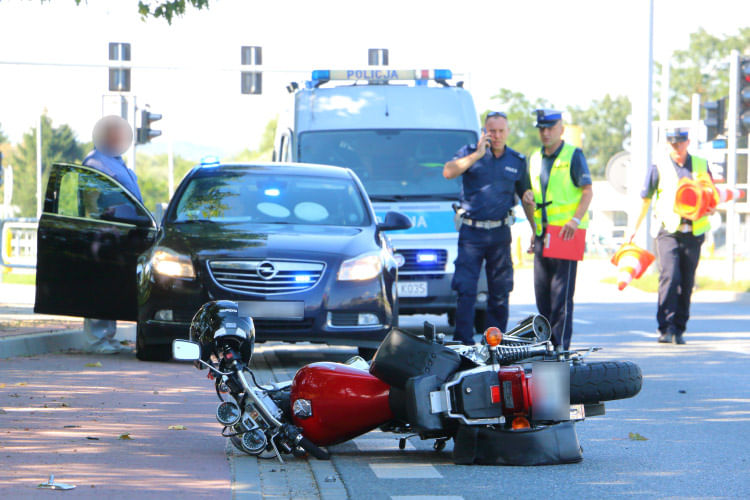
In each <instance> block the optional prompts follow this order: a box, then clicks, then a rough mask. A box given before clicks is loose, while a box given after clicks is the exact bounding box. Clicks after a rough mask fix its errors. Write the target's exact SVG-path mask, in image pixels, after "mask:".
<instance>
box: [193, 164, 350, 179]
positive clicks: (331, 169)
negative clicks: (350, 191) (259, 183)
mask: <svg viewBox="0 0 750 500" xmlns="http://www.w3.org/2000/svg"><path fill="white" fill-rule="evenodd" d="M209 169H212V170H213V169H218V170H225V171H234V172H237V171H255V172H258V173H261V172H262V173H273V174H277V175H300V176H302V175H315V176H321V177H333V178H347V179H351V177H352V175H351V171H350V170H349V169H348V168H345V167H336V166H333V165H318V164H314V163H293V162H253V163H222V164H218V165H217V164H208V165H198V166H197V167H196V172H195V173H199V172H205V171H207V170H209Z"/></svg>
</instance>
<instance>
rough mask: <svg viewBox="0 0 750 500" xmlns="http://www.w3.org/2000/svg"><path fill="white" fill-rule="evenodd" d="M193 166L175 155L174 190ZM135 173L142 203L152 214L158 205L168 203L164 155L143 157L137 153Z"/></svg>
mask: <svg viewBox="0 0 750 500" xmlns="http://www.w3.org/2000/svg"><path fill="white" fill-rule="evenodd" d="M194 165H195V163H194V162H192V161H190V160H188V159H185V158H182V157H181V156H178V155H175V157H174V180H175V189H176V187H177V186H178V185H179V182H180V179H182V178H183V177H184V176H185V174H186V173H188V172H189V171H190V169H191V168H193V166H194ZM135 173H136V175H137V176H138V187H139V188H140V190H141V195H142V196H143V203H144V205H146V208H148V209H149V210H151V211H152V212H153V211H155V210H156V205H157V204H158V203H167V202H168V201H169V196H170V193H169V164H168V157H167V155H166V153H164V154H159V155H145V154H143V153H138V157H137V159H136V167H135Z"/></svg>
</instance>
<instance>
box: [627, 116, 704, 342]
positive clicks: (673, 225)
mask: <svg viewBox="0 0 750 500" xmlns="http://www.w3.org/2000/svg"><path fill="white" fill-rule="evenodd" d="M666 138H667V142H668V143H669V146H670V147H669V148H668V151H667V152H666V153H665V154H662V155H661V156H660V157H659V158H657V160H656V164H655V165H651V167H650V168H649V170H648V173H647V175H646V182H645V184H644V186H643V190H642V191H641V198H643V207H642V209H641V213H640V215H639V216H638V220H637V221H636V224H635V230H634V231H633V235H634V236H635V233H637V232H638V228H639V227H640V225H641V222H643V219H644V218H645V217H646V214H647V213H648V209H649V206H650V205H651V198H652V197H653V196H654V193H656V203H655V204H654V216H655V219H656V227H655V229H656V230H658V234H657V235H656V256H657V258H658V262H659V305H658V307H657V310H656V321H657V323H658V328H659V331H658V334H659V342H661V343H665V344H670V343H672V342H674V343H675V344H684V343H685V339H684V338H683V334H684V333H685V328H686V326H687V321H688V317H689V316H690V296H691V294H692V292H693V285H694V284H695V269H696V268H697V267H698V260H699V259H700V253H701V245H702V244H703V240H704V239H705V234H704V233H705V232H706V231H708V230H709V228H710V225H709V223H708V217H707V216H704V217H701V218H700V219H698V220H696V221H694V222H691V221H690V220H688V219H684V218H681V217H680V216H679V215H677V214H676V213H675V211H674V203H675V196H676V194H677V185H678V181H679V180H680V179H681V178H682V177H690V178H693V176H694V175H696V174H699V173H707V174H708V175H709V176H710V175H711V173H710V172H709V170H708V163H707V162H706V160H705V159H703V158H699V157H697V156H692V155H690V154H689V153H688V145H689V144H690V141H689V140H688V130H687V129H684V128H675V129H670V130H667V131H666ZM709 215H710V214H709Z"/></svg>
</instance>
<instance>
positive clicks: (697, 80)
mask: <svg viewBox="0 0 750 500" xmlns="http://www.w3.org/2000/svg"><path fill="white" fill-rule="evenodd" d="M735 49H736V50H738V51H739V52H740V53H742V52H744V51H745V50H748V49H750V27H748V28H742V29H740V30H739V32H738V33H737V34H735V35H724V36H716V35H712V34H710V33H708V32H707V31H706V30H704V29H703V28H701V29H699V30H698V31H697V32H695V33H692V34H691V35H690V45H689V46H688V48H687V49H684V50H678V51H676V52H675V53H674V54H673V57H672V67H671V69H670V85H669V86H670V94H671V97H670V107H669V115H670V116H669V117H670V118H671V119H673V120H689V119H690V107H691V102H690V99H691V95H692V94H694V93H699V94H701V98H702V101H703V102H706V101H714V100H716V99H721V98H722V97H724V96H726V95H727V94H728V92H729V64H728V62H727V60H726V58H727V56H728V55H729V53H730V52H731V51H732V50H735Z"/></svg>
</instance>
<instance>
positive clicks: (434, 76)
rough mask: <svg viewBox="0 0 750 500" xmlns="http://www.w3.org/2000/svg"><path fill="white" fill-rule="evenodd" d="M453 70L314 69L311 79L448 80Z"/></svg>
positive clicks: (377, 80) (320, 80)
mask: <svg viewBox="0 0 750 500" xmlns="http://www.w3.org/2000/svg"><path fill="white" fill-rule="evenodd" d="M451 78H453V72H452V71H451V70H449V69H434V70H433V69H389V68H378V69H344V70H327V69H316V70H315V71H313V72H312V79H313V80H314V81H318V82H327V81H330V80H344V81H359V80H367V81H370V82H387V81H390V80H417V81H419V80H450V79H451Z"/></svg>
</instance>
